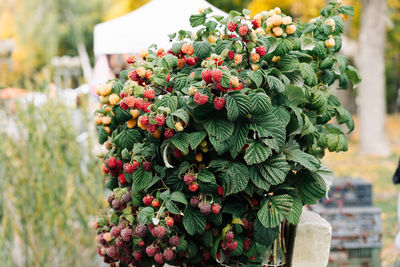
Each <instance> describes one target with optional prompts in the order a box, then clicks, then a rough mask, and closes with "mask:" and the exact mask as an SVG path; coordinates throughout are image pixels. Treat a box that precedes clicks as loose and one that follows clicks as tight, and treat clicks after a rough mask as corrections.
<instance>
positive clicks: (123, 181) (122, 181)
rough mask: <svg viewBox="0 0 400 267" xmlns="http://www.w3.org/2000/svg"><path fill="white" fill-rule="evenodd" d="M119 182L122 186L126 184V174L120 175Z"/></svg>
mask: <svg viewBox="0 0 400 267" xmlns="http://www.w3.org/2000/svg"><path fill="white" fill-rule="evenodd" d="M118 182H119V183H120V184H122V185H124V184H126V178H125V174H123V173H121V174H120V175H118Z"/></svg>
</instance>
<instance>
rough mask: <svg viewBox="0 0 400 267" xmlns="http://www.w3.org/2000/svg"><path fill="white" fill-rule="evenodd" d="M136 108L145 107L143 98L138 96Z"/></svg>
mask: <svg viewBox="0 0 400 267" xmlns="http://www.w3.org/2000/svg"><path fill="white" fill-rule="evenodd" d="M135 108H136V109H142V108H143V98H136V100H135Z"/></svg>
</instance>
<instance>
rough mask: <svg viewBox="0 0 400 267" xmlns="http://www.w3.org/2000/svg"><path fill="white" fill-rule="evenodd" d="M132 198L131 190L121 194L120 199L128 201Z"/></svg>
mask: <svg viewBox="0 0 400 267" xmlns="http://www.w3.org/2000/svg"><path fill="white" fill-rule="evenodd" d="M131 200H132V194H131V192H126V193H125V194H123V195H122V201H124V202H125V203H129V202H130V201H131Z"/></svg>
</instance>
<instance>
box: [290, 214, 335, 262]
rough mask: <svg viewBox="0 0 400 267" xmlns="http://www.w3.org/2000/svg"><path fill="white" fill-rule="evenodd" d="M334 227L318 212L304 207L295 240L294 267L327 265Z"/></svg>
mask: <svg viewBox="0 0 400 267" xmlns="http://www.w3.org/2000/svg"><path fill="white" fill-rule="evenodd" d="M331 237H332V227H331V225H330V224H329V223H328V222H327V221H326V220H325V219H323V218H322V217H321V216H319V215H318V214H317V213H315V212H312V211H309V210H306V209H304V208H303V213H302V214H301V217H300V222H299V224H298V225H297V229H296V237H295V240H294V248H293V257H292V265H291V266H292V267H304V266H307V267H326V266H327V264H328V260H329V251H330V245H331Z"/></svg>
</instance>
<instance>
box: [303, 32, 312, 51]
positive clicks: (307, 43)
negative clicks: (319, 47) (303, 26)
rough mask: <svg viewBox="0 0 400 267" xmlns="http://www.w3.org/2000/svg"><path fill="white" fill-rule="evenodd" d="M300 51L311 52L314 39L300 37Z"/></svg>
mask: <svg viewBox="0 0 400 267" xmlns="http://www.w3.org/2000/svg"><path fill="white" fill-rule="evenodd" d="M300 41H301V50H313V49H314V47H315V44H314V39H313V38H312V37H308V36H305V35H303V36H301V38H300Z"/></svg>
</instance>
